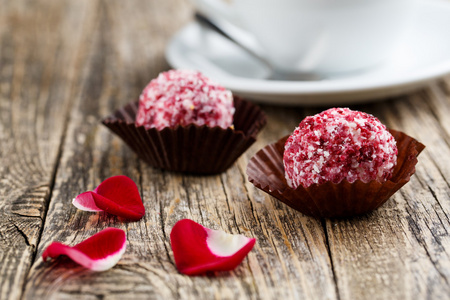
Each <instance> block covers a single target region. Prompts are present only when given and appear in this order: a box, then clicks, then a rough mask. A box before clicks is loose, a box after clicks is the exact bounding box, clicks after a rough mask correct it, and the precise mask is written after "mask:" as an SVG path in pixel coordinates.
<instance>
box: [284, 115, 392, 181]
mask: <svg viewBox="0 0 450 300" xmlns="http://www.w3.org/2000/svg"><path fill="white" fill-rule="evenodd" d="M397 152H398V150H397V146H396V141H395V139H394V137H393V136H392V135H391V134H390V133H389V131H388V130H387V129H386V127H385V126H384V125H383V124H381V122H380V121H379V120H378V119H377V118H375V117H374V116H372V115H370V114H367V113H363V112H359V111H352V110H350V109H348V108H331V109H328V110H326V111H324V112H322V113H320V114H317V115H314V116H310V117H307V118H305V119H304V120H303V121H302V122H300V124H299V126H298V127H297V128H296V129H295V130H294V132H293V133H292V135H291V136H289V138H288V139H287V141H286V144H285V147H284V154H283V164H284V169H285V177H286V181H287V183H288V185H289V186H290V187H291V188H294V189H295V188H297V187H298V186H299V185H302V186H303V187H305V188H306V187H309V186H310V185H311V184H322V183H325V182H327V181H331V182H333V183H336V184H337V183H340V182H341V181H342V180H347V181H348V182H350V183H352V182H355V181H356V180H361V181H362V182H366V183H367V182H369V181H372V180H377V181H379V182H384V181H386V180H388V179H389V178H390V177H391V176H392V172H393V169H394V166H395V165H396V162H397Z"/></svg>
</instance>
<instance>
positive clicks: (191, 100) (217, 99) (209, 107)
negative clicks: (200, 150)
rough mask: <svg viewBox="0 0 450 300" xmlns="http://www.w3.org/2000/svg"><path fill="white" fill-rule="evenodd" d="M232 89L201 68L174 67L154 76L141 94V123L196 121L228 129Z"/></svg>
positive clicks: (156, 125) (159, 126) (157, 125)
mask: <svg viewBox="0 0 450 300" xmlns="http://www.w3.org/2000/svg"><path fill="white" fill-rule="evenodd" d="M233 114H234V104H233V96H232V94H231V92H230V91H229V90H227V89H225V88H224V87H222V86H220V85H218V84H216V83H214V82H213V81H211V80H210V79H209V78H208V77H206V76H204V75H203V74H201V73H200V72H197V71H188V70H170V71H168V72H163V73H161V74H159V76H158V77H157V78H155V79H153V80H152V81H151V82H150V83H149V84H148V85H147V86H146V87H145V89H144V91H143V92H142V94H141V96H140V97H139V110H138V113H137V117H136V125H137V126H142V125H143V126H145V128H147V129H149V128H156V129H158V130H161V129H163V128H164V127H175V126H177V125H182V126H186V125H189V124H195V125H198V126H202V125H207V126H209V127H214V126H220V127H222V128H224V129H226V128H228V127H230V126H231V125H232V124H233Z"/></svg>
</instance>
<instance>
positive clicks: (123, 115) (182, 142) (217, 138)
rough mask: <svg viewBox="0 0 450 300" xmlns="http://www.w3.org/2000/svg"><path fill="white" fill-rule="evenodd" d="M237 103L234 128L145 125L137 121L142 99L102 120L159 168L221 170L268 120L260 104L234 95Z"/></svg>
mask: <svg viewBox="0 0 450 300" xmlns="http://www.w3.org/2000/svg"><path fill="white" fill-rule="evenodd" d="M234 106H235V114H234V120H233V126H234V129H231V128H227V129H223V128H221V127H208V126H206V125H204V126H197V125H193V124H191V125H188V126H177V127H175V128H168V127H167V128H164V129H163V130H158V129H155V128H151V129H145V127H144V126H136V125H135V118H136V114H137V111H138V108H139V102H138V101H136V102H133V103H129V104H127V105H125V106H124V107H122V108H120V109H118V110H117V111H116V112H115V113H114V114H112V115H111V116H108V117H106V118H105V119H104V120H103V121H102V123H103V124H104V125H105V126H106V127H108V128H109V129H110V130H111V131H112V132H114V133H115V134H116V135H118V136H119V137H120V138H121V139H122V140H123V141H124V142H125V143H126V144H127V145H128V146H129V147H130V148H131V149H132V150H133V151H134V152H135V153H136V154H137V156H138V157H139V158H141V159H142V160H143V161H145V162H146V163H148V164H149V165H151V166H153V167H155V168H160V169H164V170H169V171H175V172H184V173H192V174H217V173H221V172H223V171H225V170H227V169H228V168H229V167H230V166H231V165H232V164H233V163H234V162H235V161H236V159H238V158H239V156H241V154H242V153H244V152H245V151H246V150H247V149H248V148H249V147H250V146H251V145H252V144H253V143H254V142H255V141H256V136H257V134H258V133H259V132H260V131H261V129H262V128H263V127H264V126H265V124H266V116H265V114H264V112H263V111H262V110H261V109H260V108H259V107H258V106H257V105H255V104H253V103H250V102H248V101H245V100H243V99H241V98H239V97H234Z"/></svg>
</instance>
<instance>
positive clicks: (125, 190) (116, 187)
mask: <svg viewBox="0 0 450 300" xmlns="http://www.w3.org/2000/svg"><path fill="white" fill-rule="evenodd" d="M72 203H73V205H75V206H76V207H77V208H78V209H81V210H86V211H105V212H107V213H110V214H113V215H116V216H119V217H123V218H126V219H130V220H134V221H137V220H140V219H141V218H142V217H143V216H144V214H145V208H144V205H143V204H142V199H141V196H140V194H139V190H138V188H137V186H136V184H135V183H134V181H133V180H131V179H130V178H128V177H127V176H123V175H119V176H113V177H110V178H108V179H106V180H105V181H103V182H102V183H100V185H99V186H98V187H97V188H96V189H95V190H94V191H93V192H85V193H82V194H80V195H78V196H77V197H76V198H75V199H74V200H73V202H72Z"/></svg>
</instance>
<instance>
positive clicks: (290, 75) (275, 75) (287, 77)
mask: <svg viewBox="0 0 450 300" xmlns="http://www.w3.org/2000/svg"><path fill="white" fill-rule="evenodd" d="M195 19H196V20H197V22H198V23H199V24H200V25H202V26H204V27H206V28H209V29H211V30H213V31H214V32H216V33H218V34H220V35H221V36H223V37H225V38H226V39H228V40H229V41H231V42H233V43H234V44H235V45H237V46H238V47H240V48H241V49H242V50H244V51H245V52H247V53H248V54H250V55H251V56H253V57H255V58H256V59H257V60H259V61H260V62H261V63H262V64H264V65H265V66H267V67H268V68H269V69H270V71H271V72H270V75H269V76H268V77H267V79H269V80H282V81H315V80H321V79H323V78H322V77H320V76H318V75H317V74H312V73H297V72H288V71H285V70H280V69H277V68H276V67H275V66H273V64H272V63H270V62H269V61H268V60H267V59H266V58H265V57H264V56H262V55H261V54H259V53H257V52H256V51H254V50H253V49H251V48H249V47H247V46H245V45H243V44H242V43H239V42H238V41H237V39H236V38H234V37H233V36H232V34H231V33H228V32H226V31H225V30H224V29H222V28H220V26H219V25H217V24H216V23H215V22H214V21H213V20H211V19H209V18H208V17H206V16H205V15H203V14H201V13H199V12H196V13H195Z"/></svg>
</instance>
